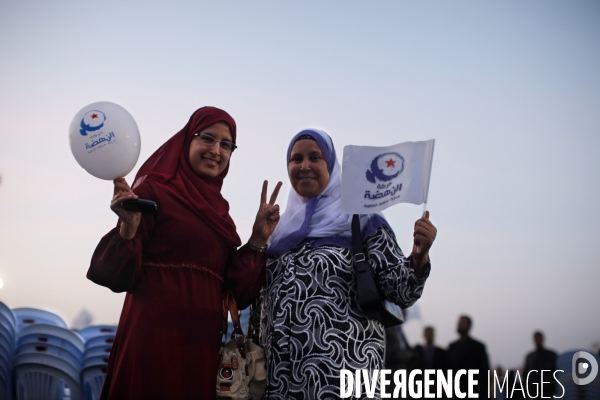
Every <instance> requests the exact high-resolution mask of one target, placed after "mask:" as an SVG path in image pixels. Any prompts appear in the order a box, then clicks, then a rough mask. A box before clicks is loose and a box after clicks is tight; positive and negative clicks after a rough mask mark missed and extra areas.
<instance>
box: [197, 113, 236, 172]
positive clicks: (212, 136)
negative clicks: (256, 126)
mask: <svg viewBox="0 0 600 400" xmlns="http://www.w3.org/2000/svg"><path fill="white" fill-rule="evenodd" d="M236 147H237V146H236V145H235V144H234V143H233V142H232V140H231V132H230V130H229V126H227V124H224V123H222V122H217V123H216V124H213V125H211V126H209V127H207V128H205V129H203V130H202V131H200V132H197V133H195V134H194V136H193V137H192V141H191V142H190V152H189V159H190V165H191V166H192V169H193V170H194V172H195V173H196V174H197V175H199V176H201V177H203V178H215V177H217V176H218V175H219V174H220V173H221V172H223V170H224V169H225V167H227V164H228V163H229V158H230V157H231V153H232V152H233V150H235V148H236Z"/></svg>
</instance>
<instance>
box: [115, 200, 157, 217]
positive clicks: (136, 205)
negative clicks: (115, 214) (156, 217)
mask: <svg viewBox="0 0 600 400" xmlns="http://www.w3.org/2000/svg"><path fill="white" fill-rule="evenodd" d="M123 208H124V209H126V210H127V211H133V212H141V213H144V214H156V211H157V210H158V206H157V205H156V203H155V202H154V201H152V200H144V199H137V200H126V201H124V202H123Z"/></svg>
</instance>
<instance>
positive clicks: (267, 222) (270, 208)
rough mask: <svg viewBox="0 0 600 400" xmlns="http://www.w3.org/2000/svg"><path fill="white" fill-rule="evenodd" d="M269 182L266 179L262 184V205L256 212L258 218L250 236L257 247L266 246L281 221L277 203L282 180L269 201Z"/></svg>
mask: <svg viewBox="0 0 600 400" xmlns="http://www.w3.org/2000/svg"><path fill="white" fill-rule="evenodd" d="M268 184H269V182H267V181H264V182H263V186H262V193H261V195H260V206H259V208H258V212H257V213H256V219H255V220H254V226H253V227H252V236H251V237H250V243H251V244H253V245H254V246H257V247H265V246H266V245H267V240H268V239H269V237H270V236H271V234H272V233H273V231H274V230H275V227H276V226H277V223H278V222H279V218H280V216H279V206H278V205H277V204H275V201H276V200H277V195H278V194H279V189H281V185H282V183H281V182H278V183H277V186H275V190H273V193H272V194H271V198H270V199H269V202H268V203H267V186H268Z"/></svg>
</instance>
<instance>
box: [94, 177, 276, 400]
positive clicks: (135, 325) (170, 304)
mask: <svg viewBox="0 0 600 400" xmlns="http://www.w3.org/2000/svg"><path fill="white" fill-rule="evenodd" d="M135 192H136V194H137V195H138V196H140V198H144V199H150V200H154V201H156V203H157V204H158V207H159V210H160V212H159V213H158V214H157V215H156V217H152V216H148V215H144V216H143V217H142V222H141V224H140V227H139V229H138V231H137V234H136V236H135V238H133V239H132V240H125V239H123V238H121V236H120V235H119V231H118V230H119V228H118V227H117V228H115V229H113V230H112V231H110V232H109V233H108V234H107V235H106V236H104V237H103V238H102V240H101V241H100V243H99V244H98V247H97V248H96V251H95V252H94V255H93V257H92V262H91V266H90V269H89V271H88V278H89V279H91V280H92V281H94V282H95V283H97V284H99V285H103V286H106V287H108V288H109V289H111V290H112V291H114V292H123V291H127V296H126V298H125V304H124V305H123V311H122V314H121V319H120V322H119V327H118V330H117V337H116V339H115V343H114V346H113V350H112V352H111V356H110V360H109V366H108V374H107V376H106V382H105V385H104V390H103V392H102V398H103V399H211V398H215V397H216V392H215V387H216V376H217V362H218V361H217V356H218V351H219V344H220V336H219V332H220V330H221V326H222V312H221V294H222V290H223V283H222V280H223V279H226V280H227V282H228V285H229V286H230V287H231V288H232V290H233V292H234V294H235V296H236V299H237V301H238V304H239V305H240V306H241V307H244V306H246V305H247V304H249V302H250V301H251V300H252V299H253V298H254V297H256V296H257V294H258V293H259V291H260V288H261V286H262V284H263V282H264V276H265V256H264V253H257V252H254V251H252V250H250V249H249V248H248V246H243V247H241V248H240V249H239V250H237V251H235V252H232V251H230V250H229V249H228V247H227V245H226V244H225V243H224V242H223V240H222V239H221V238H220V237H219V236H218V235H216V234H215V233H214V232H213V231H212V230H211V229H210V228H208V226H207V225H206V223H205V222H203V221H202V220H201V219H200V218H198V216H196V215H195V213H194V212H192V211H191V210H189V209H188V208H186V207H182V206H181V205H180V204H177V203H176V202H174V201H173V200H172V199H171V198H170V197H169V196H167V195H165V193H164V192H162V191H161V190H160V187H156V186H155V185H153V184H152V183H150V184H142V185H140V186H138V187H137V188H136V189H135Z"/></svg>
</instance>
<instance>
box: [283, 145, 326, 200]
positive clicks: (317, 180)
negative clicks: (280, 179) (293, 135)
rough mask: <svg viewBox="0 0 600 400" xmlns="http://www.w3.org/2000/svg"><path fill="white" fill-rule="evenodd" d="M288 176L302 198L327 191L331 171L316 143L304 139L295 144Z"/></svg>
mask: <svg viewBox="0 0 600 400" xmlns="http://www.w3.org/2000/svg"><path fill="white" fill-rule="evenodd" d="M288 175H289V176H290V182H291V184H292V187H293V188H294V190H295V191H296V193H298V194H299V195H300V196H302V197H313V196H316V195H318V194H319V193H321V192H322V191H323V189H325V187H326V186H327V183H329V171H328V170H327V162H326V161H325V158H324V157H323V153H322V152H321V148H320V147H319V145H318V144H317V142H316V141H314V140H311V139H302V140H298V141H297V142H296V143H294V147H292V151H291V155H290V162H289V164H288Z"/></svg>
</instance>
